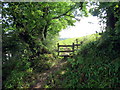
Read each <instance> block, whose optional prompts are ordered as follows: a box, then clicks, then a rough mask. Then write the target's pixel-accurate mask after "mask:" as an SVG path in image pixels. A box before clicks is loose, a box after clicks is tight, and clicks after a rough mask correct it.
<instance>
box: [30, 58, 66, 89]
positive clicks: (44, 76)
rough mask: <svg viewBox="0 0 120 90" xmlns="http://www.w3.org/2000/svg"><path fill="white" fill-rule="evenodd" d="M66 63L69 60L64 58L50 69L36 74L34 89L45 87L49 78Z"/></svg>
mask: <svg viewBox="0 0 120 90" xmlns="http://www.w3.org/2000/svg"><path fill="white" fill-rule="evenodd" d="M66 63H67V61H66V60H65V59H62V60H61V61H59V62H58V64H57V65H55V66H53V67H51V68H50V69H49V70H46V71H45V72H43V73H41V74H38V75H36V78H37V79H36V83H35V84H34V85H33V86H32V89H35V88H36V89H37V88H44V85H45V84H46V82H48V81H47V80H48V78H49V76H50V75H53V74H54V73H55V72H57V71H59V70H60V69H61V68H62V67H63V66H64V65H65V64H66Z"/></svg>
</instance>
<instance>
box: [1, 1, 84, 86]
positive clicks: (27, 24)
mask: <svg viewBox="0 0 120 90" xmlns="http://www.w3.org/2000/svg"><path fill="white" fill-rule="evenodd" d="M82 4H83V3H73V2H69V3H66V2H53V3H48V2H36V3H33V2H14V3H13V2H11V3H6V2H4V3H2V19H3V20H2V29H3V30H2V35H3V54H2V55H3V81H4V82H3V87H4V88H22V87H29V83H27V84H25V83H26V82H25V81H24V79H25V77H26V76H29V75H30V73H31V72H32V71H35V69H37V67H36V66H37V65H36V64H37V63H40V64H39V65H41V67H40V66H38V67H39V68H41V69H42V67H43V66H44V64H45V62H46V61H47V60H45V58H44V55H43V54H45V53H52V51H51V50H53V49H54V47H53V45H54V44H55V40H56V39H57V36H58V32H59V31H60V30H62V29H64V28H66V27H67V26H68V25H74V24H73V23H74V22H75V21H76V18H75V15H77V13H75V11H76V9H77V8H79V7H80V5H82ZM80 10H81V9H80ZM84 10H85V9H83V11H84ZM48 58H49V57H48ZM43 60H44V61H43Z"/></svg>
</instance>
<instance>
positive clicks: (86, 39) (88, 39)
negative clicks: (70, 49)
mask: <svg viewBox="0 0 120 90" xmlns="http://www.w3.org/2000/svg"><path fill="white" fill-rule="evenodd" d="M98 37H100V35H98V34H91V35H87V36H83V37H78V38H69V39H66V40H60V41H58V42H57V43H59V44H60V45H71V44H72V43H76V39H78V43H80V42H81V41H83V42H84V43H89V42H91V41H95V40H97V38H98Z"/></svg>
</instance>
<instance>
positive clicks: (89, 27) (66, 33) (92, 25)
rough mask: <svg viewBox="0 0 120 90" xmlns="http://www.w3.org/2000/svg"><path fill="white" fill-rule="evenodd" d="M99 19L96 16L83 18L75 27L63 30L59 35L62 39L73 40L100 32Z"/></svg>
mask: <svg viewBox="0 0 120 90" xmlns="http://www.w3.org/2000/svg"><path fill="white" fill-rule="evenodd" d="M98 22H99V19H98V18H97V17H95V16H89V17H83V18H81V20H80V21H77V22H76V23H75V26H71V27H69V28H67V29H64V30H62V31H61V32H60V33H59V35H60V38H73V37H81V36H85V35H89V34H93V33H95V31H98V32H99V31H100V25H99V24H98Z"/></svg>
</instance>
